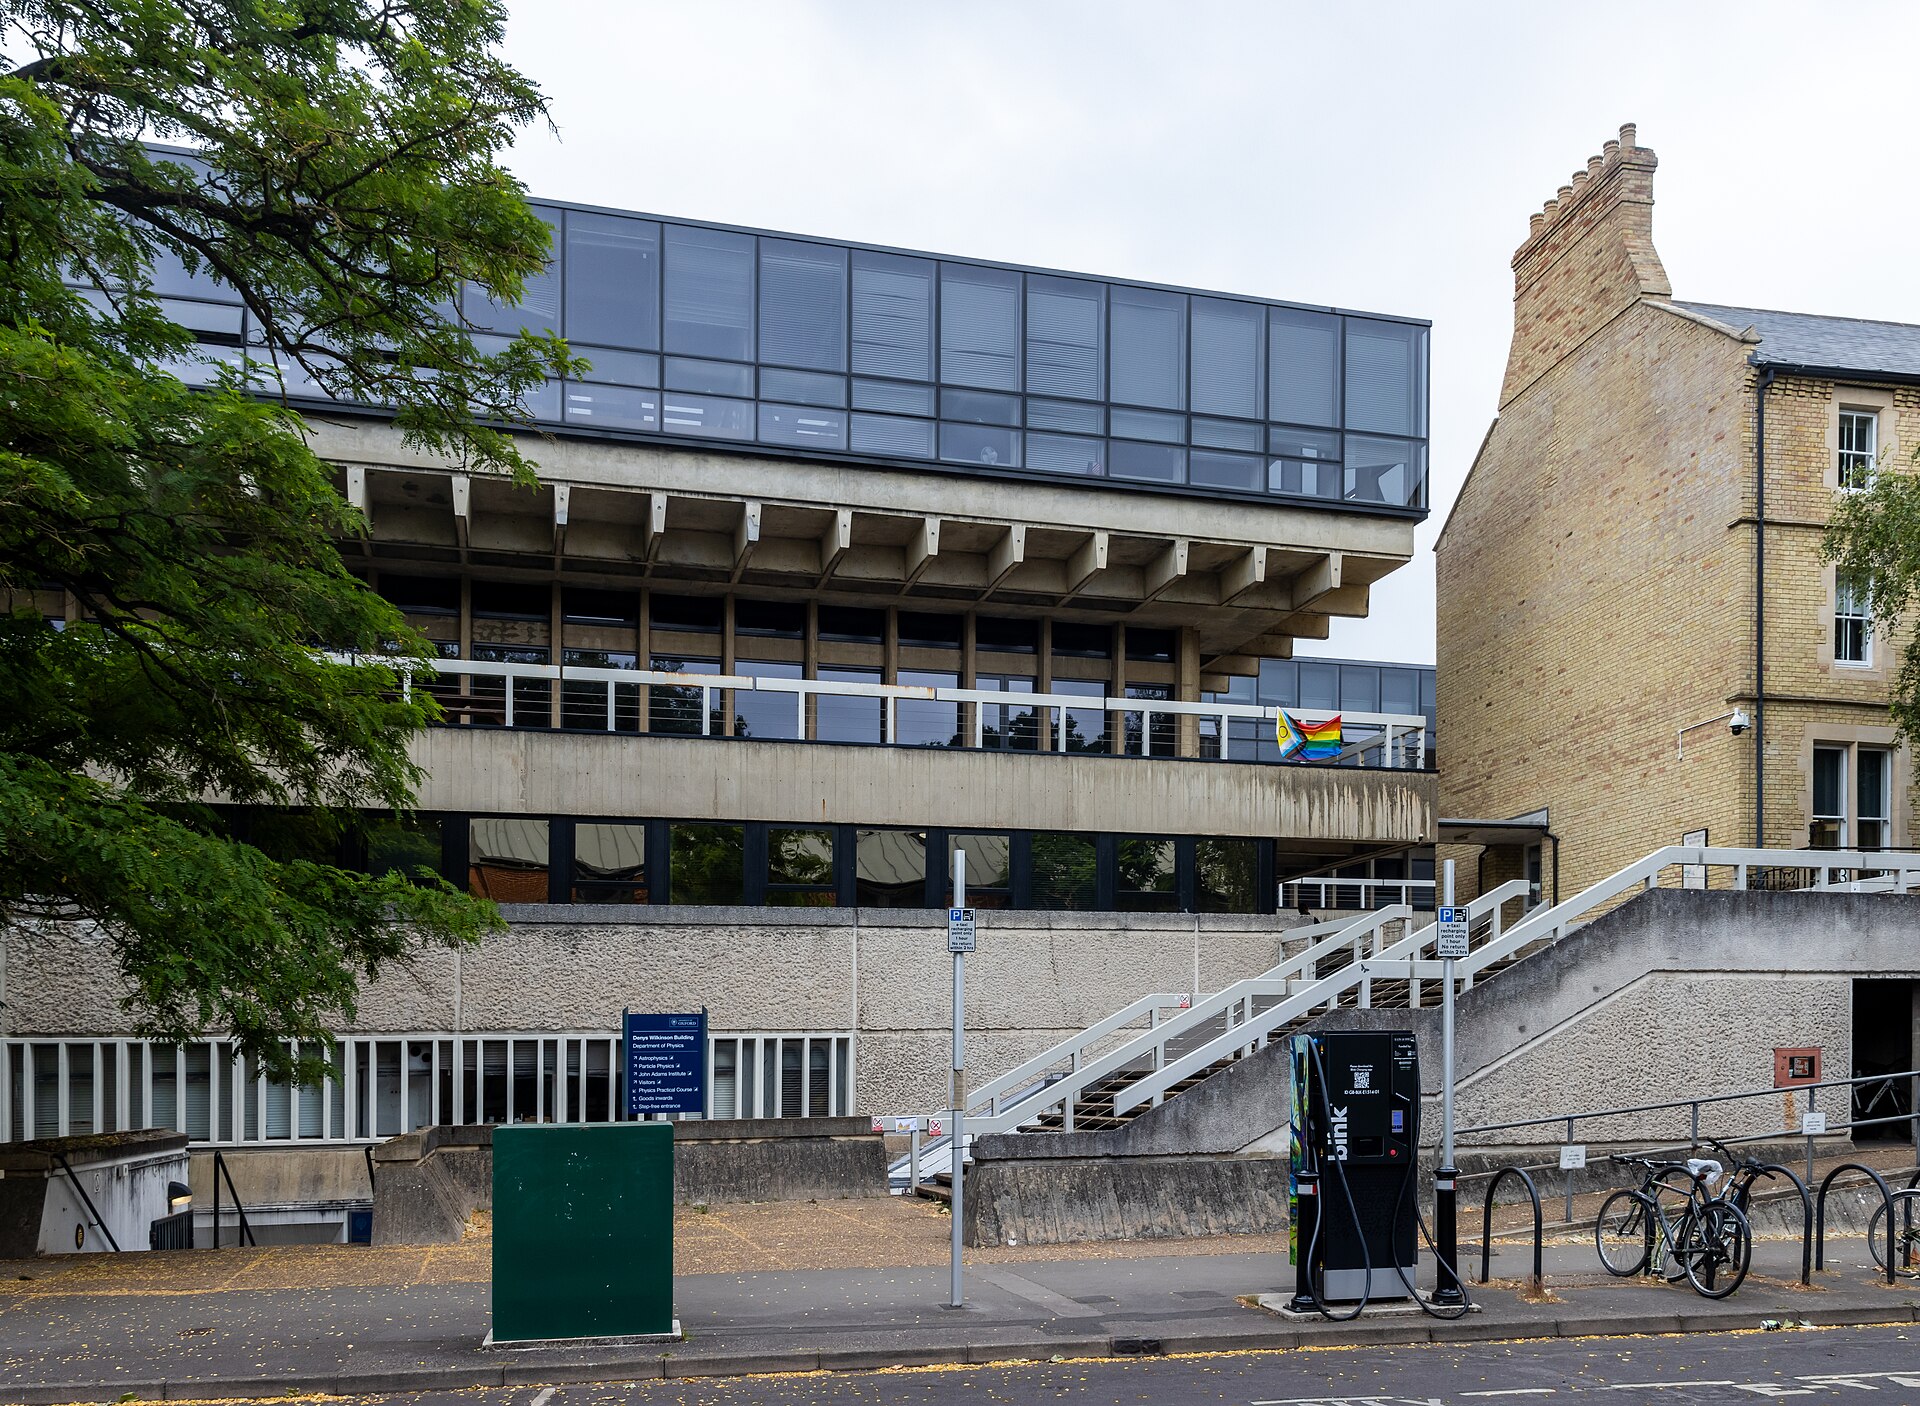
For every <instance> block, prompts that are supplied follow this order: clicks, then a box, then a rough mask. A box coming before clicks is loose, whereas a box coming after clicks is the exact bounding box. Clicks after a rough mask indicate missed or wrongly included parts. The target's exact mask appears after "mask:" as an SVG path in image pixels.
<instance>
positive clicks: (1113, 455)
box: [1107, 439, 1187, 483]
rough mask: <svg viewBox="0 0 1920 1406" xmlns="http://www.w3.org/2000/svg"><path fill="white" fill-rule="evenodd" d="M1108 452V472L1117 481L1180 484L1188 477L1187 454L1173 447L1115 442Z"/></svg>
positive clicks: (1121, 440)
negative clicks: (1134, 480) (1138, 480)
mask: <svg viewBox="0 0 1920 1406" xmlns="http://www.w3.org/2000/svg"><path fill="white" fill-rule="evenodd" d="M1108 453H1109V456H1110V457H1109V459H1108V461H1107V472H1108V474H1110V475H1111V476H1112V477H1114V478H1134V479H1141V480H1143V481H1145V482H1149V483H1180V482H1182V481H1183V480H1184V479H1185V478H1186V476H1187V451H1186V450H1184V449H1180V448H1177V447H1176V446H1174V445H1171V444H1135V443H1133V442H1131V441H1129V440H1124V439H1116V440H1114V441H1113V442H1112V443H1111V445H1110V446H1109V449H1108Z"/></svg>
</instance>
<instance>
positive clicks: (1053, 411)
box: [1027, 400, 1107, 434]
mask: <svg viewBox="0 0 1920 1406" xmlns="http://www.w3.org/2000/svg"><path fill="white" fill-rule="evenodd" d="M1027 427H1028V428H1029V429H1039V430H1071V431H1074V432H1076V433H1079V434H1105V433H1106V432H1107V412H1106V411H1105V410H1104V409H1102V408H1101V407H1100V406H1098V405H1082V404H1078V403H1076V402H1074V401H1065V400H1030V401H1028V402H1027Z"/></svg>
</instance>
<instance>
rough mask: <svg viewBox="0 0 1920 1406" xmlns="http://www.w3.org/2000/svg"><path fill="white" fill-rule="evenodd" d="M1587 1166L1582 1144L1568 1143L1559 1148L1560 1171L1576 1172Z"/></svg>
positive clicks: (1584, 1148) (1584, 1149) (1585, 1153)
mask: <svg viewBox="0 0 1920 1406" xmlns="http://www.w3.org/2000/svg"><path fill="white" fill-rule="evenodd" d="M1586 1165H1587V1149H1586V1145H1585V1144H1584V1143H1578V1142H1569V1143H1564V1144H1562V1146H1561V1148H1560V1170H1561V1171H1563V1172H1577V1171H1579V1170H1580V1169H1581V1168H1582V1167H1584V1166H1586Z"/></svg>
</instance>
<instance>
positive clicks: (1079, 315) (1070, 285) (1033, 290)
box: [1027, 275, 1106, 400]
mask: <svg viewBox="0 0 1920 1406" xmlns="http://www.w3.org/2000/svg"><path fill="white" fill-rule="evenodd" d="M1105 295H1106V290H1105V289H1104V288H1102V287H1101V286H1100V285H1099V284H1098V283H1079V282H1075V281H1073V280H1071V279H1065V278H1042V277H1039V276H1038V275H1035V276H1033V277H1030V278H1029V279H1028V280H1027V389H1028V390H1029V391H1031V392H1033V393H1035V394H1037V395H1066V396H1078V397H1079V398H1081V399H1083V400H1096V399H1098V398H1099V396H1100V388H1101V371H1102V365H1101V363H1102V362H1103V361H1104V359H1105V357H1104V352H1105V347H1104V346H1103V345H1102V336H1101V334H1102V332H1103V330H1104V328H1103V323H1104V322H1105V320H1106V319H1105V313H1106V296H1105Z"/></svg>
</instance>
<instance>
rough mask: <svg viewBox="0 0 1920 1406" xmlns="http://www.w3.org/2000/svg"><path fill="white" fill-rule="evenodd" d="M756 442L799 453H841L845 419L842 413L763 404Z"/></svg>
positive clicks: (845, 427) (843, 442)
mask: <svg viewBox="0 0 1920 1406" xmlns="http://www.w3.org/2000/svg"><path fill="white" fill-rule="evenodd" d="M760 442H761V443H762V444H793V445H798V446H799V447H800V448H802V449H845V448H846V447H847V417H846V414H845V413H844V412H842V411H839V410H822V409H819V408H818V407H816V406H801V405H765V404H763V405H762V406H761V407H760Z"/></svg>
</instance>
